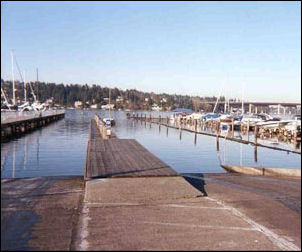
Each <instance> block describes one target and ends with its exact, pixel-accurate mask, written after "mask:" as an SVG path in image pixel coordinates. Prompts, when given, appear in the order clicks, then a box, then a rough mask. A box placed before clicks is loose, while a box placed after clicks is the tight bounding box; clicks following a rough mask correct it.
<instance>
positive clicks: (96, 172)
mask: <svg viewBox="0 0 302 252" xmlns="http://www.w3.org/2000/svg"><path fill="white" fill-rule="evenodd" d="M101 130H102V129H101ZM176 175H178V173H177V172H175V171H174V170H173V169H172V168H171V167H169V166H168V165H167V164H165V163H164V162H162V161H161V160H160V159H158V158H157V157H156V156H155V155H153V154H152V153H150V152H149V151H148V150H147V149H146V148H144V147H143V146H142V145H141V144H139V143H138V142H137V141H136V140H134V139H119V138H117V137H116V136H114V137H113V138H109V139H103V138H102V136H101V132H100V129H99V128H98V126H97V122H96V120H92V121H91V131H90V139H89V141H88V146H87V157H86V168H85V177H86V178H87V179H88V178H108V177H141V176H176Z"/></svg>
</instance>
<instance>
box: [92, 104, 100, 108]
mask: <svg viewBox="0 0 302 252" xmlns="http://www.w3.org/2000/svg"><path fill="white" fill-rule="evenodd" d="M90 108H92V109H98V108H99V105H98V104H92V105H90Z"/></svg>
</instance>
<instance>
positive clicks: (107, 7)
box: [1, 1, 301, 102]
mask: <svg viewBox="0 0 302 252" xmlns="http://www.w3.org/2000/svg"><path fill="white" fill-rule="evenodd" d="M11 50H13V52H14V55H15V56H16V58H17V61H18V63H19V66H20V68H21V70H22V72H23V71H25V72H26V80H32V81H34V80H35V79H36V68H37V67H38V69H39V80H41V81H45V82H55V83H64V84H71V83H74V84H75V83H78V84H86V83H87V84H88V85H91V84H97V85H101V86H108V87H118V88H121V89H123V90H125V89H129V88H136V89H137V90H141V91H145V92H155V93H164V92H165V93H169V94H174V93H176V94H187V95H193V96H195V95H196V96H213V95H216V96H217V95H219V94H221V95H224V96H226V97H239V98H244V99H245V100H248V101H280V102H285V101H286V102H300V101H301V2H299V1H297V2H295V1H293V2H287V1H286V2H261V1H259V2H235V1H234V2H210V1H209V2H207V1H205V2H87V1H85V2H76V1H75V2H25V1H24V2H23V1H22V2H5V1H4V2H3V1H2V2H1V78H3V79H9V80H11V79H12V72H11V56H10V52H11ZM15 78H16V79H20V77H19V75H18V72H17V69H16V67H15Z"/></svg>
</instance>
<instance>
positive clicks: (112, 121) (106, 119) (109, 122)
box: [103, 117, 115, 126]
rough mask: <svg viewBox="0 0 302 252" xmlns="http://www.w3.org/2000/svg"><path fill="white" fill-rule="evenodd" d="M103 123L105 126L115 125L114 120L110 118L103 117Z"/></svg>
mask: <svg viewBox="0 0 302 252" xmlns="http://www.w3.org/2000/svg"><path fill="white" fill-rule="evenodd" d="M103 123H104V124H105V125H106V126H114V125H115V120H114V119H113V118H111V117H105V118H103Z"/></svg>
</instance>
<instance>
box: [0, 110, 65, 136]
mask: <svg viewBox="0 0 302 252" xmlns="http://www.w3.org/2000/svg"><path fill="white" fill-rule="evenodd" d="M64 116H65V111H64V110H46V111H43V112H3V113H1V139H3V140H4V141H8V140H9V139H11V138H14V137H18V136H20V135H23V134H26V133H28V132H30V131H33V130H35V129H37V128H41V127H43V126H46V125H48V124H50V123H52V122H54V121H57V120H60V119H62V118H64Z"/></svg>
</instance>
